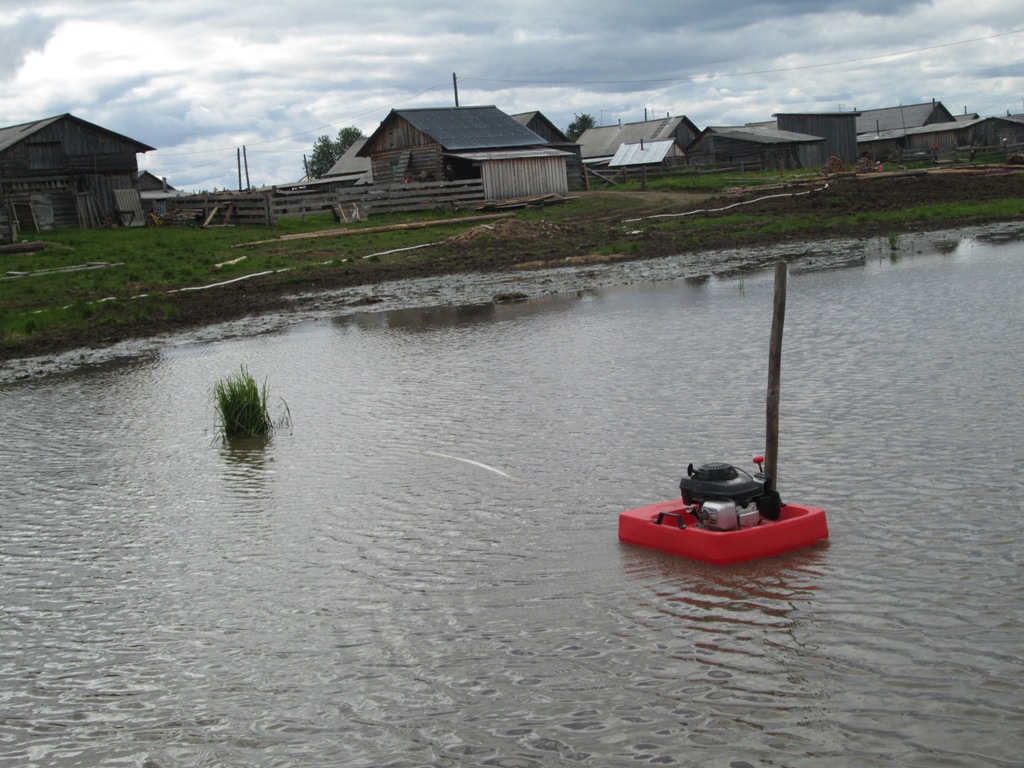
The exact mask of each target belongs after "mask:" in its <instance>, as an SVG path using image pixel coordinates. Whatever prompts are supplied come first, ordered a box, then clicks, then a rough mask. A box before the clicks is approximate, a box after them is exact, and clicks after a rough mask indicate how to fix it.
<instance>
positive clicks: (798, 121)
mask: <svg viewBox="0 0 1024 768" xmlns="http://www.w3.org/2000/svg"><path fill="white" fill-rule="evenodd" d="M774 117H775V124H776V126H777V127H778V129H779V130H780V131H791V132H793V133H802V134H806V135H808V136H820V137H821V138H823V139H824V140H825V145H824V148H823V150H822V152H823V153H824V157H823V158H822V162H821V163H820V164H819V165H824V164H825V163H826V162H827V161H828V158H830V157H838V158H839V159H840V160H842V161H843V162H844V163H846V164H849V165H853V164H854V163H856V162H857V120H858V119H859V117H860V113H859V112H782V113H779V114H777V115H774ZM804 167H805V168H809V167H811V166H808V165H805V166H804Z"/></svg>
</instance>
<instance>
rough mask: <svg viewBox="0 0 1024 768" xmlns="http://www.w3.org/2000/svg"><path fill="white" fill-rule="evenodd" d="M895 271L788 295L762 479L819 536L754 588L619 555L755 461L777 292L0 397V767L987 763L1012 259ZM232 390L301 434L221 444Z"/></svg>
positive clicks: (1007, 704)
mask: <svg viewBox="0 0 1024 768" xmlns="http://www.w3.org/2000/svg"><path fill="white" fill-rule="evenodd" d="M901 245H902V243H901ZM907 245H908V247H907V248H906V249H902V248H901V258H900V260H899V261H898V263H893V262H892V261H890V259H889V252H888V250H886V249H887V248H888V242H886V241H884V239H881V238H880V239H879V241H878V242H875V241H872V242H870V243H867V244H866V245H865V247H864V248H863V249H862V250H859V251H857V252H856V253H853V252H851V253H849V254H843V255H841V257H840V256H835V255H833V256H830V257H829V258H827V259H826V258H822V257H821V256H820V255H818V254H815V253H811V252H808V253H807V254H804V255H803V256H801V257H800V258H799V259H798V260H797V261H796V263H794V265H793V269H792V274H791V278H790V282H789V287H788V293H789V300H788V302H787V303H788V306H787V328H786V341H785V345H784V352H783V386H782V413H781V420H782V425H783V426H782V440H781V444H780V475H779V476H780V485H781V490H782V492H783V495H784V497H790V496H793V497H799V498H798V499H796V500H807V501H814V502H816V503H819V504H821V505H822V506H824V507H825V508H826V509H827V510H828V512H829V526H830V530H831V535H832V538H831V539H830V540H829V541H828V542H823V543H821V544H819V545H816V546H814V547H811V548H808V549H805V550H801V551H799V552H794V553H789V554H787V555H784V556H781V557H777V558H771V559H767V560H763V561H760V562H755V563H747V564H742V565H735V566H725V567H717V566H710V565H706V564H701V563H692V562H688V561H685V560H680V559H678V558H672V557H670V556H667V555H662V554H660V553H654V552H648V551H646V550H642V549H639V548H636V547H631V546H627V545H622V544H620V543H619V542H618V541H617V540H616V537H615V530H616V520H617V513H618V512H619V511H620V510H622V509H626V508H630V507H635V506H637V505H639V504H641V503H650V502H654V501H658V500H661V499H665V498H670V497H674V496H675V494H677V493H678V481H679V477H680V476H681V473H682V472H684V471H685V465H686V463H688V462H689V461H693V460H695V459H700V458H701V457H715V458H723V459H728V460H733V461H736V462H738V463H739V462H746V461H747V460H749V457H750V456H752V455H754V454H755V453H759V452H761V450H762V449H763V445H762V440H763V437H762V424H763V415H764V387H765V376H764V373H763V367H764V360H765V358H766V355H767V339H768V334H769V327H770V314H771V312H770V307H771V301H772V285H771V273H770V270H759V269H757V270H753V271H748V272H746V273H745V274H744V277H743V281H742V291H740V290H739V285H740V284H739V281H737V280H734V279H727V278H723V277H704V278H699V279H688V278H687V277H686V276H677V277H678V279H673V280H659V281H656V282H650V281H649V280H647V279H640V278H637V279H636V280H635V281H634V282H631V283H629V284H623V285H614V286H613V285H608V286H605V287H599V288H593V289H589V290H587V291H582V292H576V291H570V292H567V293H565V294H554V295H552V296H550V297H542V298H536V299H532V300H530V301H527V302H523V303H517V304H507V305H506V304H483V305H475V306H473V307H465V308H431V309H424V310H416V311H407V312H400V313H389V312H378V313H369V312H364V313H360V314H358V315H354V316H352V317H350V318H345V319H338V320H336V321H333V322H329V323H309V324H305V325H302V326H297V327H295V328H292V329H289V330H288V332H286V333H282V334H278V335H266V336H260V337H254V338H243V339H232V340H226V341H222V342H218V343H216V344H210V345H203V346H202V347H191V348H189V349H187V350H185V352H184V353H182V352H180V351H179V352H177V353H175V352H173V351H170V352H168V353H167V354H165V355H162V356H161V357H160V358H159V359H157V360H154V361H150V362H149V363H147V364H145V365H142V364H133V365H129V366H125V367H111V368H106V369H103V370H98V371H85V372H82V373H81V374H79V375H76V376H64V377H54V378H52V379H49V380H41V381H36V382H28V383H25V384H21V385H10V386H3V387H0V409H2V414H3V416H4V438H5V439H4V441H3V442H2V443H0V461H2V464H3V466H4V470H5V482H4V483H3V484H0V510H2V519H0V584H2V587H0V590H2V596H3V600H2V601H0V614H2V619H3V620H2V621H0V682H2V685H0V698H2V700H3V710H4V717H3V718H0V743H2V744H3V754H4V758H3V759H4V760H6V761H8V762H9V763H10V764H12V765H19V766H55V765H57V766H59V765H68V766H70V765H131V766H139V765H144V766H150V767H151V768H155V766H175V765H246V766H270V765H275V766H303V768H307V767H308V766H318V765H323V766H335V765H394V766H414V765H496V766H501V765H506V766H512V765H515V766H529V765H532V766H545V767H546V766H550V765H592V766H602V768H603V766H609V765H645V764H655V765H661V764H664V765H688V766H689V765H723V766H742V765H766V764H773V765H787V766H800V767H802V766H808V767H809V766H815V767H817V766H821V765H835V766H846V765H853V764H855V765H878V766H882V765H886V766H888V765H891V764H892V762H893V760H896V761H897V762H901V763H906V764H911V765H913V764H920V765H925V764H934V763H937V762H941V763H942V764H943V765H948V766H965V767H966V766H972V767H973V766H978V765H991V766H1000V765H1010V764H1013V762H1014V761H1015V760H1016V759H1017V752H1018V744H1019V737H1018V731H1019V728H1018V727H1016V726H1017V724H1018V722H1019V702H1020V697H1021V693H1022V688H1021V683H1020V679H1021V676H1020V671H1021V667H1022V657H1021V651H1020V639H1019V638H1020V631H1021V622H1020V617H1021V615H1022V611H1024V604H1022V602H1021V594H1020V590H1019V587H1018V582H1019V566H1020V556H1019V553H1020V552H1021V547H1022V544H1024V538H1022V534H1021V533H1020V530H1021V528H1020V526H1019V525H1018V522H1019V517H1020V515H1021V513H1022V512H1024V507H1022V502H1021V499H1022V498H1024V475H1022V474H1021V473H1015V472H1012V471H1007V470H1006V468H1007V467H1013V466H1017V465H1019V464H1021V463H1022V462H1024V454H1022V453H1021V451H1022V448H1021V446H1022V445H1024V432H1022V429H1024V427H1022V424H1024V398H1022V397H1021V396H1020V395H1021V392H1020V386H1021V378H1020V371H1021V370H1022V369H1024V357H1022V355H1024V348H1022V347H1021V345H1020V344H1019V343H1018V342H1019V339H1020V337H1021V335H1022V334H1024V314H1022V312H1024V309H1022V305H1021V303H1020V301H1019V296H1018V293H1019V285H1020V284H1021V280H1022V278H1024V271H1022V270H1024V260H1022V259H1021V258H1020V250H1019V244H1015V243H1010V244H1006V245H991V244H985V243H982V242H979V241H976V240H964V241H963V243H961V244H960V245H958V246H957V247H956V248H955V249H952V250H949V249H943V250H944V252H943V253H942V254H935V253H926V252H924V250H925V249H924V248H923V247H922V246H921V245H920V244H914V245H913V246H911V245H910V243H909V239H908V243H907ZM844 259H848V260H849V262H851V263H855V264H856V266H854V267H852V268H843V269H834V268H828V267H835V265H836V264H837V263H839V262H842V261H843V260H844ZM767 261H768V255H767V254H758V255H756V256H752V257H751V262H752V264H753V263H756V264H761V263H766V262H767ZM663 265H664V262H659V263H658V264H657V265H655V264H653V263H652V264H651V265H635V266H631V267H630V268H629V269H631V270H634V271H633V272H631V273H630V274H632V275H634V276H636V275H645V274H647V273H646V272H644V270H649V271H650V272H651V273H652V274H654V273H656V270H657V269H659V268H661V267H662V266H663ZM421 330H429V333H422V332H413V333H410V331H421ZM253 360H258V362H259V365H258V368H259V371H260V373H261V375H265V376H267V377H268V379H269V380H270V382H271V384H272V386H273V389H274V391H275V392H276V393H280V394H281V395H282V396H283V397H284V398H285V399H286V400H287V402H288V407H289V410H290V411H291V414H292V416H293V421H294V427H293V428H292V430H291V432H290V433H289V434H288V435H282V434H279V435H276V436H275V437H274V438H273V439H272V440H270V441H260V442H256V443H239V442H230V443H223V444H222V443H220V442H219V441H217V440H215V439H214V438H213V436H212V434H211V428H210V424H211V423H212V418H211V414H210V413H209V410H208V409H205V410H204V407H205V405H206V404H207V403H208V397H209V384H210V382H212V381H214V380H215V379H216V378H217V376H218V375H220V373H221V372H222V371H223V370H234V369H237V367H238V366H239V365H240V364H249V363H251V361H253ZM979 371H983V372H984V375H979V374H978V372H979ZM951 504H952V505H953V506H952V507H951ZM954 507H955V508H956V509H961V510H966V511H962V512H951V511H950V510H951V509H953V508H954Z"/></svg>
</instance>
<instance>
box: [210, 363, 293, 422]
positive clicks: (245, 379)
mask: <svg viewBox="0 0 1024 768" xmlns="http://www.w3.org/2000/svg"><path fill="white" fill-rule="evenodd" d="M213 399H214V405H215V407H216V409H217V417H218V419H219V421H220V423H219V425H218V427H219V429H220V432H221V434H222V436H223V437H224V438H225V439H226V438H230V437H257V436H261V435H269V434H271V433H272V432H273V431H274V429H275V424H274V421H273V419H271V418H270V410H269V409H268V407H267V383H266V382H265V381H264V382H263V386H262V387H260V386H259V385H258V384H257V383H256V380H255V379H254V378H253V377H252V375H251V374H250V373H249V371H247V370H246V368H245V366H242V367H241V368H240V370H239V372H238V373H236V374H235V375H233V376H228V377H226V378H223V379H221V380H220V381H218V382H217V383H216V384H215V385H214V387H213ZM286 408H287V406H286Z"/></svg>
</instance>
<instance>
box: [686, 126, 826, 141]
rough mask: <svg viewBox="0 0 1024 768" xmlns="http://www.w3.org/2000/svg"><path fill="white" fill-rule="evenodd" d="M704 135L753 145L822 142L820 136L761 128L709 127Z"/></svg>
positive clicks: (822, 139)
mask: <svg viewBox="0 0 1024 768" xmlns="http://www.w3.org/2000/svg"><path fill="white" fill-rule="evenodd" d="M704 133H712V134H714V135H715V136H722V137H723V138H727V139H738V140H739V141H750V142H753V143H755V144H789V143H803V142H811V141H824V140H825V139H824V138H823V137H821V136H812V135H810V134H807V133H795V132H794V131H780V130H779V129H777V128H763V127H761V126H747V125H744V126H719V127H712V126H709V127H707V128H705V129H704Z"/></svg>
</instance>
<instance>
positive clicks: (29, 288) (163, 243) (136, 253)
mask: <svg viewBox="0 0 1024 768" xmlns="http://www.w3.org/2000/svg"><path fill="white" fill-rule="evenodd" d="M466 215H469V214H466ZM456 216H458V214H453V213H451V212H445V213H441V212H438V211H423V212H419V213H413V214H388V215H380V216H375V217H374V218H373V220H372V221H369V222H362V223H361V224H359V225H351V227H346V228H355V229H357V228H359V227H369V226H373V227H378V226H386V225H388V224H395V223H406V222H410V221H423V220H431V219H436V218H439V217H444V218H453V217H456ZM469 226H471V225H469V224H465V225H460V224H453V225H445V226H438V227H431V228H429V229H419V230H407V231H403V230H399V231H395V232H379V233H373V234H367V235H347V236H344V237H337V238H320V239H315V240H294V241H284V242H282V243H280V244H278V243H273V244H268V245H261V246H256V247H247V248H236V247H233V246H236V245H238V244H241V243H248V242H252V241H258V240H273V239H274V238H277V237H279V236H282V235H291V234H301V233H308V232H318V231H323V230H330V229H337V228H340V227H341V225H339V224H338V223H337V222H336V221H335V220H334V218H333V216H332V215H331V214H329V213H325V214H318V215H310V216H306V217H305V219H301V218H289V219H282V220H281V222H280V223H279V224H277V225H276V226H273V227H265V226H236V227H223V228H210V229H190V228H183V227H145V228H131V229H95V230H77V229H75V230H57V231H52V232H42V233H38V234H36V233H32V234H28V233H22V238H21V239H22V240H35V241H42V242H44V243H46V248H44V249H43V250H41V251H34V252H31V253H22V254H0V345H3V346H6V347H8V348H17V347H18V346H20V345H21V344H23V343H24V342H25V341H26V340H27V339H29V338H30V337H32V336H33V335H36V334H43V333H47V332H53V331H57V330H59V329H61V328H71V329H85V328H94V327H100V326H103V325H108V324H109V325H113V324H121V325H130V324H132V323H134V322H137V321H139V320H144V319H145V318H147V317H159V316H168V315H170V314H172V313H174V312H175V308H174V302H173V301H172V300H170V299H169V297H168V296H167V295H166V294H167V292H169V291H176V290H178V289H180V288H185V287H196V286H204V285H210V284H213V283H217V282H222V281H225V280H231V279H234V278H238V277H242V276H245V275H250V274H255V273H260V272H267V271H272V270H277V271H282V272H283V273H284V274H295V275H296V279H298V277H299V276H300V275H301V273H302V271H304V270H309V269H314V268H319V267H322V266H323V265H324V263H325V262H326V263H328V264H339V265H340V264H342V263H343V262H344V263H345V264H346V267H347V268H349V269H352V268H355V269H358V268H360V267H361V266H362V265H363V264H364V261H363V257H364V256H366V255H369V254H372V253H375V252H380V251H388V250H393V249H395V248H404V247H408V246H411V245H418V244H420V243H423V242H427V241H436V240H443V239H445V238H446V237H449V236H451V235H454V234H457V233H459V232H462V231H465V229H466V228H467V227H469ZM413 253H415V252H413ZM240 256H243V257H244V258H243V259H242V260H241V261H239V262H237V263H234V264H224V265H223V266H222V267H220V268H219V269H215V265H217V264H223V263H224V262H228V261H232V260H234V259H237V258H238V257H240ZM401 258H408V257H403V256H402V255H401V254H396V255H395V256H393V257H392V256H383V257H376V258H375V261H376V262H377V263H380V261H387V260H389V259H401ZM346 259H347V260H348V261H347V262H346V261H345V260H346ZM99 262H103V263H106V264H108V265H109V266H106V267H102V268H97V269H90V270H85V271H73V272H62V271H57V270H62V269H67V268H70V267H75V266H79V265H84V264H89V263H99ZM44 271H45V273H44ZM12 272H24V273H35V274H26V275H25V276H22V277H15V278H11V277H7V275H9V274H10V273H12ZM142 297H144V298H142Z"/></svg>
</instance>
